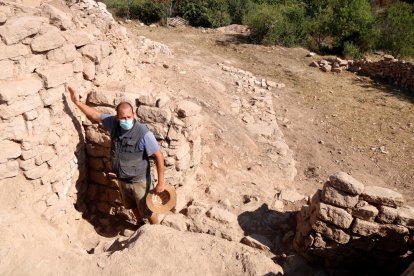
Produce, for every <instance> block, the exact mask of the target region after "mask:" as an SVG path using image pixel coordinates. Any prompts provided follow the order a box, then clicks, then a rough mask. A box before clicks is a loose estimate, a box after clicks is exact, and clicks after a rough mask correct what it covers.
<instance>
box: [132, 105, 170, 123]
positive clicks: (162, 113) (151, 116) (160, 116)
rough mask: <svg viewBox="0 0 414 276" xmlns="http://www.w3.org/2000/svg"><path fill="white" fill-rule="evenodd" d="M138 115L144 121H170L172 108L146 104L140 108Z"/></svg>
mask: <svg viewBox="0 0 414 276" xmlns="http://www.w3.org/2000/svg"><path fill="white" fill-rule="evenodd" d="M137 115H138V117H139V118H141V119H142V120H143V121H145V122H149V123H168V122H170V120H171V111H170V110H168V109H161V108H156V107H150V106H144V105H141V106H140V107H139V108H138V110H137Z"/></svg>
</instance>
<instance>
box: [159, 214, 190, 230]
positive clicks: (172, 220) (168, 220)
mask: <svg viewBox="0 0 414 276" xmlns="http://www.w3.org/2000/svg"><path fill="white" fill-rule="evenodd" d="M189 224H190V220H189V219H188V218H187V217H186V216H184V215H183V214H180V213H178V214H172V215H167V216H166V217H165V218H164V219H163V221H162V222H161V225H165V226H168V227H171V228H174V229H177V230H179V231H186V230H187V228H188V226H189Z"/></svg>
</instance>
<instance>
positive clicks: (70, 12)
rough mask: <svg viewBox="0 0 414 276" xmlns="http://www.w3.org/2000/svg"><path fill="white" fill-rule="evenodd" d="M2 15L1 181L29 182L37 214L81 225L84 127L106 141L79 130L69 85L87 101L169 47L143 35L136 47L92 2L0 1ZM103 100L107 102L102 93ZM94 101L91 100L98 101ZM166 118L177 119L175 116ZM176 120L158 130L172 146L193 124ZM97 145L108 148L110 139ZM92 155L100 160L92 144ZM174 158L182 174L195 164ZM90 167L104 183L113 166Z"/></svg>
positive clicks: (102, 7) (100, 6)
mask: <svg viewBox="0 0 414 276" xmlns="http://www.w3.org/2000/svg"><path fill="white" fill-rule="evenodd" d="M0 15H1V16H0V38H1V40H0V129H1V132H0V151H1V152H2V154H1V158H0V181H1V182H5V183H6V185H13V183H14V182H16V181H19V182H28V187H32V189H33V190H34V193H33V197H34V202H35V204H34V208H35V209H36V210H37V211H38V212H39V213H40V214H42V215H43V216H44V217H46V218H47V219H48V220H51V221H55V222H58V221H59V220H60V219H63V220H65V219H73V218H76V219H79V218H80V213H79V212H77V211H76V210H75V209H74V208H73V205H75V206H76V207H77V208H78V210H80V211H82V212H83V211H85V210H86V208H87V206H86V205H85V204H84V200H83V199H84V196H85V195H86V191H87V190H88V188H87V175H88V173H87V162H86V155H85V130H84V128H83V125H85V126H86V128H85V129H86V136H87V137H88V139H92V138H91V136H94V135H95V136H96V137H95V138H94V139H106V138H105V135H104V134H103V133H101V134H99V136H98V134H91V126H89V125H88V124H87V123H86V124H82V122H83V121H84V120H85V117H84V116H83V115H82V114H81V113H80V111H79V110H77V109H76V108H74V107H73V105H72V103H71V102H70V100H68V98H67V93H66V91H65V85H66V84H70V85H71V86H72V87H74V89H75V90H76V91H77V92H78V93H79V94H80V96H81V100H82V101H85V100H86V97H87V94H88V93H89V92H90V91H92V90H94V89H97V88H98V89H103V87H104V86H105V85H106V84H108V83H113V82H115V81H118V82H119V81H122V80H124V79H126V78H128V76H130V75H133V74H134V73H135V72H136V71H137V70H139V68H138V67H137V66H136V65H137V64H138V63H142V62H143V61H144V60H145V61H146V62H148V60H151V59H153V58H154V56H156V55H157V54H158V53H160V52H165V53H167V54H168V49H167V48H166V47H165V46H163V45H161V44H159V43H153V42H151V41H150V40H148V39H146V38H144V37H141V38H139V41H140V43H139V45H138V47H136V46H135V47H134V46H133V45H132V40H131V39H130V38H129V37H128V35H127V33H126V29H125V28H124V27H122V26H119V25H117V23H116V22H115V21H114V19H113V18H112V16H111V15H110V14H109V13H108V12H107V10H106V8H105V5H104V4H103V3H99V2H95V1H92V0H81V1H74V2H72V3H71V2H59V1H53V2H49V3H47V2H46V3H44V4H42V5H41V6H38V7H35V8H33V7H27V6H23V5H21V4H19V3H17V2H8V1H2V2H1V5H0ZM95 95H98V94H95ZM99 96H101V97H106V96H105V95H104V93H103V92H102V93H100V94H99ZM108 97H109V96H108ZM89 98H90V99H91V102H93V101H94V100H93V95H90V96H89ZM158 100H159V101H158V102H157V104H158V105H162V104H166V103H165V100H164V98H162V99H161V98H159V99H158ZM96 101H97V100H95V102H96ZM113 104H114V103H112V105H113ZM155 104H156V103H155V102H154V103H153V106H148V107H145V108H148V109H149V110H147V115H146V116H149V114H152V113H151V112H152V111H154V110H156V111H154V112H158V110H159V108H158V107H155ZM112 105H108V104H105V108H108V106H112ZM145 108H144V107H143V109H145ZM163 110H164V109H163ZM169 112H170V111H169ZM141 113H142V114H145V113H143V112H141ZM166 116H167V118H166V120H167V119H171V120H173V116H172V115H171V112H170V113H167V114H166ZM168 116H170V117H168ZM175 119H176V118H174V120H175ZM176 121H177V123H176V124H174V127H172V128H171V133H170V134H169V135H170V136H168V133H169V132H168V131H170V130H169V128H167V129H166V128H165V127H166V126H165V127H160V135H165V137H167V136H168V137H170V138H168V139H170V140H169V142H168V146H169V147H170V146H171V147H173V144H174V141H176V140H174V139H181V138H182V136H181V135H180V133H179V132H180V131H181V130H182V129H183V128H184V126H188V125H186V124H190V123H188V122H184V121H185V120H178V119H177V120H176ZM174 122H175V121H174ZM156 123H159V125H160V126H161V125H163V124H164V123H165V124H166V123H167V122H166V121H165V122H156ZM168 123H170V121H169V120H168ZM180 123H181V124H182V125H179V124H180ZM171 124H172V123H171ZM163 126H164V125H163ZM168 126H169V125H168ZM173 129H176V130H177V136H176V138H173V134H172V133H173ZM165 137H164V138H165ZM165 139H166V138H165ZM194 140H196V139H195V138H194ZM99 142H102V143H103V144H104V147H103V149H105V150H107V145H108V140H102V141H100V140H99ZM176 144H177V143H176ZM187 145H188V144H187ZM189 147H190V146H189ZM87 151H88V153H91V152H93V154H95V155H96V157H99V156H101V155H102V153H99V152H98V151H97V150H95V151H94V150H93V147H91V146H90V145H89V144H88V147H87ZM177 151H178V150H177ZM177 154H179V153H177ZM182 154H183V155H185V154H184V153H182ZM90 155H91V156H92V157H93V155H92V154H90ZM175 157H176V155H173V154H172V153H171V158H169V159H167V160H169V161H170V163H171V165H170V166H172V165H174V166H176V167H180V166H181V167H180V168H181V169H182V170H184V169H185V167H186V166H191V165H192V164H188V163H189V162H190V161H188V160H186V161H185V157H184V156H180V158H181V159H180V158H176V159H180V160H178V161H177V162H175V160H173V159H174V158H175ZM185 162H187V163H185ZM88 164H89V166H90V167H92V168H94V169H95V170H94V171H92V172H91V173H90V174H91V175H90V176H91V177H93V178H94V179H95V181H96V182H99V181H97V179H99V177H101V178H100V179H101V181H102V182H103V178H104V177H105V176H106V175H105V174H103V173H96V172H95V171H97V172H99V171H100V170H102V168H101V166H104V165H105V166H106V167H105V168H107V167H109V165H108V164H104V163H102V162H100V161H99V160H98V159H92V161H90V162H88ZM101 184H102V183H101ZM103 184H105V183H103ZM105 196H106V198H105V199H106V200H109V199H112V198H114V196H115V195H114V194H111V193H109V192H107V194H106V195H105ZM68 213H71V215H70V216H64V214H68Z"/></svg>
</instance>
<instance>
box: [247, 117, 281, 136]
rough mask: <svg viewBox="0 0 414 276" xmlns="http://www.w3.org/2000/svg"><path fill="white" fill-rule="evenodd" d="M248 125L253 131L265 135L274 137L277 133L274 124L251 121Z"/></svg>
mask: <svg viewBox="0 0 414 276" xmlns="http://www.w3.org/2000/svg"><path fill="white" fill-rule="evenodd" d="M246 127H247V129H248V130H249V131H250V132H251V133H253V134H256V135H262V136H265V137H272V136H273V135H274V133H275V128H274V126H273V125H272V124H269V123H267V122H263V121H261V122H257V123H249V124H247V125H246Z"/></svg>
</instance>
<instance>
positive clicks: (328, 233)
mask: <svg viewBox="0 0 414 276" xmlns="http://www.w3.org/2000/svg"><path fill="white" fill-rule="evenodd" d="M311 226H312V229H313V230H315V231H316V232H319V233H321V234H322V235H323V236H325V237H327V238H328V239H330V240H333V241H335V242H337V243H340V244H347V243H348V242H349V239H350V236H349V235H348V234H346V233H345V232H344V231H343V230H341V229H340V228H337V227H334V226H333V227H330V226H328V225H327V224H326V223H325V222H323V221H320V220H313V221H312V222H311Z"/></svg>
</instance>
